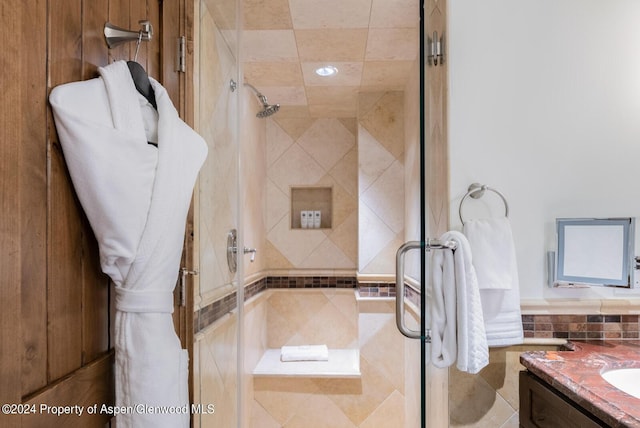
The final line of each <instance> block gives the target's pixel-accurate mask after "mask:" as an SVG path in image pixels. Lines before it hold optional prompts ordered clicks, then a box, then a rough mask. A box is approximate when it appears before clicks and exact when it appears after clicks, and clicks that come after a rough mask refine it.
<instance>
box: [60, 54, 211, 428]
mask: <svg viewBox="0 0 640 428" xmlns="http://www.w3.org/2000/svg"><path fill="white" fill-rule="evenodd" d="M99 73H100V77H99V78H96V79H91V80H87V81H83V82H74V83H69V84H65V85H61V86H58V87H56V88H54V89H53V90H52V92H51V95H50V98H49V101H50V103H51V106H52V107H53V114H54V119H55V123H56V129H57V131H58V135H59V138H60V143H61V145H62V148H63V152H64V156H65V161H66V163H67V167H68V169H69V173H70V175H71V179H72V181H73V184H74V187H75V189H76V193H77V195H78V198H79V200H80V202H81V204H82V207H83V209H84V210H85V213H86V214H87V217H88V219H89V222H90V223H91V227H92V229H93V231H94V233H95V235H96V238H97V240H98V244H99V249H100V263H101V266H102V270H103V271H104V272H105V273H107V274H108V275H109V276H110V277H111V279H112V280H113V282H114V284H115V286H116V296H115V304H116V316H115V332H114V336H115V344H114V346H115V351H116V367H115V370H116V406H119V407H123V408H127V409H132V411H130V412H126V413H123V414H120V415H118V416H117V424H118V427H122V428H129V427H135V428H145V427H167V428H169V427H172V428H176V427H178V428H179V427H185V428H186V427H188V426H189V417H190V409H189V401H188V384H187V380H188V365H187V362H188V356H187V351H186V350H183V349H182V348H181V345H180V341H179V339H178V337H177V336H176V334H175V331H174V327H173V321H172V316H171V313H172V312H173V289H174V286H175V284H176V281H177V278H178V270H179V267H180V258H181V254H182V245H183V239H184V231H185V220H186V216H187V211H188V209H189V205H190V201H191V195H192V192H193V186H194V184H195V180H196V177H197V175H198V171H199V169H200V167H201V166H202V163H203V162H204V159H205V157H206V154H207V146H206V143H205V142H204V140H202V138H201V137H200V136H198V135H197V134H196V133H195V132H194V131H193V130H192V129H191V128H189V127H188V126H187V125H186V124H185V123H184V122H183V121H182V120H181V119H180V118H179V116H178V113H177V112H176V110H175V108H174V107H173V104H172V103H171V100H170V99H169V96H168V94H167V92H166V90H165V89H164V88H163V87H162V86H161V85H160V84H159V83H158V82H156V81H155V80H153V79H152V78H150V81H151V85H152V87H153V90H154V92H155V96H156V102H157V107H158V108H157V117H158V122H157V124H149V123H145V119H144V118H146V119H147V120H148V119H149V117H153V115H151V116H149V115H148V114H147V113H148V112H147V113H144V115H143V113H142V112H141V104H140V95H139V94H138V92H137V91H136V89H135V86H134V84H133V80H132V78H131V75H130V72H129V69H128V67H127V65H126V63H125V62H123V61H117V62H114V63H112V64H110V65H108V66H106V67H103V68H99ZM145 125H147V131H148V129H149V125H151V126H152V128H155V126H154V125H157V136H158V148H155V147H153V146H151V145H149V144H147V134H149V132H147V131H145ZM148 409H151V410H148ZM156 409H159V410H157V411H156ZM163 409H164V410H163Z"/></svg>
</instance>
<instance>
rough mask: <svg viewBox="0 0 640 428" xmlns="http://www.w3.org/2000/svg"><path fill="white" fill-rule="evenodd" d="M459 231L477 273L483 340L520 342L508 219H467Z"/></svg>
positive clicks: (506, 343)
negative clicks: (468, 248) (483, 331)
mask: <svg viewBox="0 0 640 428" xmlns="http://www.w3.org/2000/svg"><path fill="white" fill-rule="evenodd" d="M463 232H464V234H465V235H466V237H467V239H468V240H469V245H470V246H471V253H472V254H473V266H474V267H475V269H476V272H477V274H478V286H479V288H480V298H481V301H482V312H483V315H484V323H485V324H484V325H485V330H486V333H487V343H488V344H489V346H490V347H495V346H509V345H518V344H521V343H522V342H523V340H524V334H523V331H522V316H521V312H520V285H519V280H518V267H517V263H516V253H515V245H514V243H513V234H512V232H511V224H510V222H509V219H508V218H506V217H498V218H489V219H474V220H468V221H467V222H466V223H465V224H464V227H463Z"/></svg>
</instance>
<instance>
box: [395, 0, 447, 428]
mask: <svg viewBox="0 0 640 428" xmlns="http://www.w3.org/2000/svg"><path fill="white" fill-rule="evenodd" d="M438 3H439V2H438V1H436V2H430V3H429V4H427V5H425V2H424V0H421V1H420V6H419V8H420V21H421V24H420V39H419V40H420V58H419V68H420V71H419V82H418V83H416V84H415V85H414V86H415V92H412V91H411V90H409V91H406V92H405V93H406V94H407V96H408V94H411V93H417V94H419V97H420V100H419V115H417V116H416V118H415V119H416V122H418V121H419V123H420V135H419V138H417V140H418V144H414V145H409V146H407V154H406V155H405V162H406V166H405V167H406V169H407V170H408V171H411V173H410V174H408V175H407V176H406V180H407V181H406V184H405V192H406V194H407V197H406V199H405V225H406V229H405V238H406V239H407V242H406V243H405V244H403V245H402V246H401V247H400V248H399V249H398V252H397V255H396V324H397V326H398V329H399V331H400V332H401V333H402V334H403V335H404V336H405V337H407V341H408V344H407V345H406V346H407V349H408V352H407V354H408V357H407V358H408V359H409V360H410V361H408V362H407V364H408V365H409V366H410V367H412V368H413V369H414V370H415V372H416V373H415V374H416V375H418V370H419V377H418V376H416V378H415V382H416V384H415V385H408V386H407V387H409V388H412V389H413V393H414V394H415V395H416V396H417V397H419V401H418V402H416V403H415V406H414V408H407V418H410V417H412V416H411V412H413V411H416V412H419V418H418V419H417V420H416V423H415V424H414V425H413V426H420V427H422V428H425V427H428V426H446V425H447V424H448V410H447V409H448V405H447V396H446V395H447V394H446V391H447V382H448V381H447V378H448V375H447V370H446V369H445V370H443V369H437V368H435V367H434V366H433V365H431V364H430V362H429V361H430V353H431V347H430V337H429V325H430V314H429V276H430V273H429V261H430V253H431V252H432V251H442V250H443V247H445V248H446V245H443V243H441V242H439V241H438V240H436V239H430V238H429V236H439V235H440V234H441V233H443V232H444V231H446V230H447V229H448V215H449V214H448V213H449V209H448V183H447V147H446V114H445V112H446V97H443V94H445V93H446V80H447V79H446V76H447V74H446V73H447V68H446V63H445V62H443V60H442V56H440V57H438V61H434V58H433V57H431V56H429V57H428V55H431V54H432V53H438V48H437V46H436V44H432V43H431V42H436V43H437V42H439V40H438V39H437V36H436V33H435V32H434V30H438V33H440V34H443V32H444V31H443V29H444V26H445V24H446V16H445V15H444V13H443V12H442V11H441V10H440V9H439V6H440V5H439V4H438ZM425 7H428V10H425ZM426 27H428V28H429V31H426ZM427 33H428V34H429V36H427V35H426V34H427ZM431 34H433V35H434V37H433V38H432V37H431ZM433 39H436V40H433ZM440 48H442V45H440ZM440 53H442V52H440ZM445 244H446V243H445ZM443 392H444V394H443ZM442 395H444V396H442ZM408 420H409V419H408ZM407 426H410V425H407Z"/></svg>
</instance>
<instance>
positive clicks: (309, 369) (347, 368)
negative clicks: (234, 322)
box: [253, 349, 360, 378]
mask: <svg viewBox="0 0 640 428" xmlns="http://www.w3.org/2000/svg"><path fill="white" fill-rule="evenodd" d="M253 375H254V376H256V377H310V378H359V377H360V351H359V350H358V349H329V360H328V361H286V362H283V361H280V349H267V350H266V351H265V353H264V355H263V356H262V358H261V359H260V361H259V362H258V364H257V365H256V367H255V369H254V370H253Z"/></svg>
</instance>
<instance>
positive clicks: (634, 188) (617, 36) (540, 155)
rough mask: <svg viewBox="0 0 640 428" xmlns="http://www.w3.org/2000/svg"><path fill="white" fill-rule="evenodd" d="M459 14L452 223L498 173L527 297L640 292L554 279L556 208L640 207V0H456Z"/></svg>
mask: <svg viewBox="0 0 640 428" xmlns="http://www.w3.org/2000/svg"><path fill="white" fill-rule="evenodd" d="M448 16H449V34H448V41H447V46H448V61H449V66H450V75H449V79H450V81H449V90H450V99H449V136H450V174H451V176H450V191H449V195H450V199H451V224H452V226H453V227H454V228H456V229H458V228H460V219H459V217H458V206H459V203H460V199H461V198H462V196H463V195H464V194H465V192H466V190H467V187H468V185H469V184H470V183H472V182H480V183H483V184H487V185H489V186H492V187H495V188H497V189H498V190H500V191H501V192H503V193H504V195H505V196H506V198H507V200H508V201H509V206H510V219H511V223H512V226H513V233H514V239H515V241H516V247H517V248H516V251H517V259H518V267H519V273H520V287H521V295H522V298H523V299H540V298H555V297H580V298H621V297H626V296H630V295H637V294H638V293H640V290H639V291H629V290H612V289H603V288H591V289H589V290H558V289H548V288H547V287H546V285H545V282H546V281H545V278H546V272H545V269H546V268H545V252H546V251H547V250H549V249H553V248H554V247H555V234H554V226H555V219H556V218H557V217H613V216H621V217H622V216H624V217H629V216H638V215H639V213H640V197H638V194H639V193H640V192H639V184H640V180H639V178H640V168H638V164H639V163H640V25H638V23H639V22H640V2H637V1H634V0H611V1H606V2H604V1H599V0H535V1H534V0H526V1H518V2H513V1H509V0H483V1H481V2H478V1H474V0H451V1H450V2H449V14H448ZM482 205H484V207H482ZM465 207H466V209H465V210H464V213H465V214H466V215H465V218H466V216H469V217H474V216H475V217H480V216H483V215H485V214H487V212H490V214H491V215H495V214H496V213H500V212H501V211H502V209H503V208H502V205H501V202H500V200H499V199H497V198H490V197H485V198H484V199H483V200H482V201H471V202H470V203H468V204H467V202H465ZM476 208H477V210H476ZM487 209H488V211H487ZM474 210H476V211H474ZM636 240H638V238H636ZM638 253H639V252H638V251H637V252H636V254H638Z"/></svg>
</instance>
